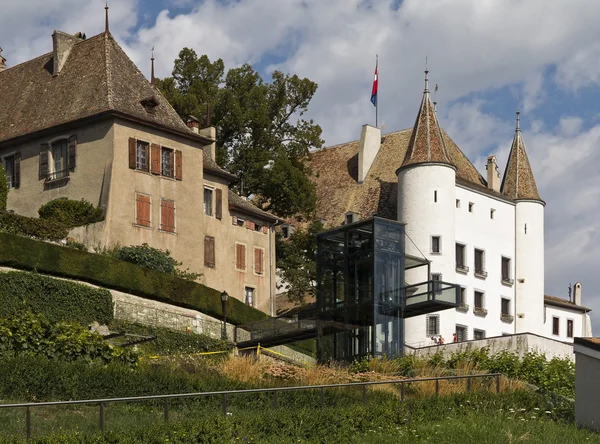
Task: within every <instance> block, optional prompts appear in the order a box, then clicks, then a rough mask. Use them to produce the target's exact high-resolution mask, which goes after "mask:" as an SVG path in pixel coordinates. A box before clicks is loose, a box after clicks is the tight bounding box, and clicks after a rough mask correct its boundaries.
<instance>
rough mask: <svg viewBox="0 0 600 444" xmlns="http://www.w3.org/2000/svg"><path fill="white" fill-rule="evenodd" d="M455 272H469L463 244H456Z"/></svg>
mask: <svg viewBox="0 0 600 444" xmlns="http://www.w3.org/2000/svg"><path fill="white" fill-rule="evenodd" d="M456 271H459V272H463V273H467V272H468V271H469V267H467V265H466V260H465V246H464V245H463V244H456Z"/></svg>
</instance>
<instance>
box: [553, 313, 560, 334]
mask: <svg viewBox="0 0 600 444" xmlns="http://www.w3.org/2000/svg"><path fill="white" fill-rule="evenodd" d="M559 327H560V319H559V318H557V317H556V316H553V317H552V334H553V335H556V336H558V335H559V333H560V328H559Z"/></svg>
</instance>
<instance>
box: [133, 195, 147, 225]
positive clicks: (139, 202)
mask: <svg viewBox="0 0 600 444" xmlns="http://www.w3.org/2000/svg"><path fill="white" fill-rule="evenodd" d="M135 200H136V221H135V223H136V224H137V225H141V226H144V227H149V226H150V196H144V195H143V194H137V195H136V198H135Z"/></svg>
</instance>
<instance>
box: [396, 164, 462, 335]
mask: <svg viewBox="0 0 600 444" xmlns="http://www.w3.org/2000/svg"><path fill="white" fill-rule="evenodd" d="M455 181H456V175H455V170H454V169H453V168H451V167H448V166H446V165H435V164H434V165H432V164H429V165H417V166H414V167H409V168H406V169H402V170H401V171H400V172H399V174H398V221H400V222H403V223H406V233H407V235H408V237H409V238H410V239H411V240H412V242H411V241H410V240H409V239H407V241H406V253H407V254H410V255H413V256H418V257H421V256H422V255H424V256H425V257H426V258H427V259H429V260H431V261H432V265H431V273H441V274H442V280H443V281H445V282H450V283H453V282H455V280H456V269H455V268H456V267H455V251H454V247H455V219H454V217H452V215H453V214H454V206H455V201H456V188H455ZM436 192H437V199H435V200H434V195H435V193H436ZM432 236H440V237H441V253H440V254H435V253H432V252H431V237H432ZM413 242H414V244H415V245H413ZM426 270H427V269H426V267H421V268H419V269H416V270H408V271H407V273H406V281H407V283H408V284H416V283H419V282H423V281H426V280H428V279H430V277H429V276H427V272H426ZM423 290H424V289H420V290H418V291H423ZM439 315H440V334H441V335H442V336H444V338H445V339H446V340H449V339H450V340H451V338H452V333H453V332H454V325H455V317H456V312H455V310H453V309H450V310H444V311H441V312H439ZM430 341H431V340H430V339H429V338H428V336H427V331H426V317H425V316H424V315H423V316H415V317H413V318H409V319H407V320H406V323H405V342H406V343H407V344H409V345H414V346H422V345H425V344H428V343H429V342H430Z"/></svg>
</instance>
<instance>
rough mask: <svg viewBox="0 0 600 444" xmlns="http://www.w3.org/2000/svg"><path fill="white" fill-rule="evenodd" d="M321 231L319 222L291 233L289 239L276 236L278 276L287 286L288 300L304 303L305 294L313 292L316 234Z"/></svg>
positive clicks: (315, 274) (315, 273)
mask: <svg viewBox="0 0 600 444" xmlns="http://www.w3.org/2000/svg"><path fill="white" fill-rule="evenodd" d="M322 230H323V224H322V223H321V222H320V221H313V222H312V223H311V224H310V225H309V226H308V227H307V228H306V229H299V230H297V231H296V232H294V233H292V235H291V236H290V237H289V239H283V238H282V237H281V236H279V235H278V236H277V243H276V247H275V250H276V252H277V268H278V274H279V275H280V277H281V278H282V279H283V280H284V281H285V283H286V284H287V285H288V294H287V296H288V299H289V300H290V301H292V302H296V303H300V304H303V303H304V298H305V297H306V295H307V294H310V293H312V292H313V291H314V283H315V282H316V279H317V266H316V262H315V257H316V254H317V234H318V233H319V232H321V231H322Z"/></svg>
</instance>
